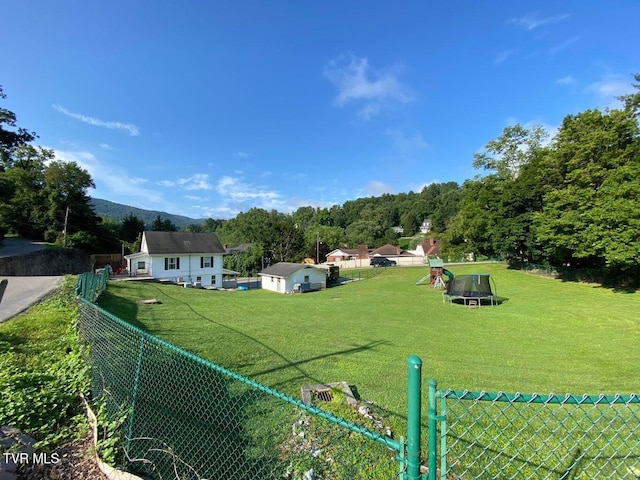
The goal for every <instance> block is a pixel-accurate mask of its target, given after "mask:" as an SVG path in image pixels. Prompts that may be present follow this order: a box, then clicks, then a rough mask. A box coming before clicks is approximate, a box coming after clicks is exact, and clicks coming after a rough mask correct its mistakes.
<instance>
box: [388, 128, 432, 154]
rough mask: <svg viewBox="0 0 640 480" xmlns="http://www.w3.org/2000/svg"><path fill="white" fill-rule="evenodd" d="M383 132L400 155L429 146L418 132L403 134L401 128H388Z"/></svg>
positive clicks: (412, 152) (415, 151)
mask: <svg viewBox="0 0 640 480" xmlns="http://www.w3.org/2000/svg"><path fill="white" fill-rule="evenodd" d="M385 134H386V135H387V136H389V137H391V139H392V140H393V146H394V148H395V149H396V150H397V151H398V152H399V153H401V154H402V155H412V154H416V153H419V152H421V151H423V150H425V149H427V148H429V144H428V143H427V142H426V141H425V140H424V138H422V134H421V133H420V132H416V133H414V134H413V135H405V133H404V132H403V131H402V130H398V129H388V130H387V131H386V132H385Z"/></svg>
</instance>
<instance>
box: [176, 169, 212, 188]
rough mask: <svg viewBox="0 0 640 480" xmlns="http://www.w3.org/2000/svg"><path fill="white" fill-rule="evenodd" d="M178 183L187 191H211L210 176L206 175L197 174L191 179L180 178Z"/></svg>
mask: <svg viewBox="0 0 640 480" xmlns="http://www.w3.org/2000/svg"><path fill="white" fill-rule="evenodd" d="M176 183H177V184H178V185H180V186H181V187H183V188H184V189H185V190H211V185H210V184H209V175H207V174H205V173H196V174H195V175H192V176H191V177H189V178H180V179H178V180H177V182H176Z"/></svg>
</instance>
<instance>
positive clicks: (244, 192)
mask: <svg viewBox="0 0 640 480" xmlns="http://www.w3.org/2000/svg"><path fill="white" fill-rule="evenodd" d="M216 191H217V192H218V193H219V194H220V195H222V196H223V197H227V198H229V199H231V200H233V201H236V202H238V201H239V202H242V201H245V200H253V199H261V200H267V201H272V200H276V199H278V198H280V195H279V194H278V193H276V192H273V191H270V190H268V189H265V188H264V187H260V186H256V185H251V184H248V183H245V182H243V181H242V179H240V178H234V177H229V176H224V177H222V178H221V179H220V180H218V185H217V186H216Z"/></svg>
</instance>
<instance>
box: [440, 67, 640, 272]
mask: <svg viewBox="0 0 640 480" xmlns="http://www.w3.org/2000/svg"><path fill="white" fill-rule="evenodd" d="M634 78H635V80H636V81H637V82H640V75H637V74H636V75H634ZM633 86H634V87H635V89H636V90H638V89H640V84H634V85H633ZM619 100H620V101H621V107H620V108H616V109H604V110H599V109H593V110H587V111H584V112H581V113H577V114H571V115H567V116H566V117H565V118H564V120H563V122H562V124H561V126H560V128H559V130H558V132H557V134H556V135H555V136H554V137H553V138H552V139H550V140H549V139H548V138H547V135H548V133H547V132H545V131H544V130H543V129H542V128H541V127H533V128H529V129H527V128H524V127H522V126H521V125H515V126H510V127H507V128H505V129H504V131H503V133H502V135H501V136H500V137H499V138H497V139H495V140H492V141H490V142H489V143H488V144H487V145H486V147H485V150H484V152H480V153H478V154H476V155H475V159H474V167H476V168H477V169H481V170H483V171H484V172H487V173H486V174H485V175H484V176H477V177H476V178H474V179H472V180H467V181H466V182H465V183H464V184H463V186H462V195H461V199H460V204H459V211H458V213H457V214H456V216H455V217H454V219H453V220H452V222H451V224H450V225H449V228H448V229H447V233H446V235H445V243H446V247H447V248H448V249H449V251H456V250H457V251H460V252H466V251H472V252H476V253H479V254H483V255H488V256H492V255H498V256H502V257H504V258H506V259H508V260H509V261H510V262H511V263H515V264H527V263H536V264H546V265H551V266H556V267H571V268H582V269H591V270H595V271H599V272H600V273H601V274H602V275H604V276H611V277H615V278H620V279H623V278H626V279H631V280H634V281H637V280H638V278H639V269H638V267H640V130H639V126H638V116H639V114H640V93H638V92H637V91H636V92H635V93H632V94H629V95H625V96H623V97H621V98H620V99H619ZM602 275H601V276H602Z"/></svg>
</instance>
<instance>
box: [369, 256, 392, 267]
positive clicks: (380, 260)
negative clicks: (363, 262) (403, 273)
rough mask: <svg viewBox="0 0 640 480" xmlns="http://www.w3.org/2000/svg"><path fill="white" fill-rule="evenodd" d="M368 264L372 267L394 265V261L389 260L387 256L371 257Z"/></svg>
mask: <svg viewBox="0 0 640 480" xmlns="http://www.w3.org/2000/svg"><path fill="white" fill-rule="evenodd" d="M369 265H371V266H373V267H393V266H395V265H396V261H395V260H389V259H388V258H387V257H373V258H372V259H371V260H370V261H369Z"/></svg>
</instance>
